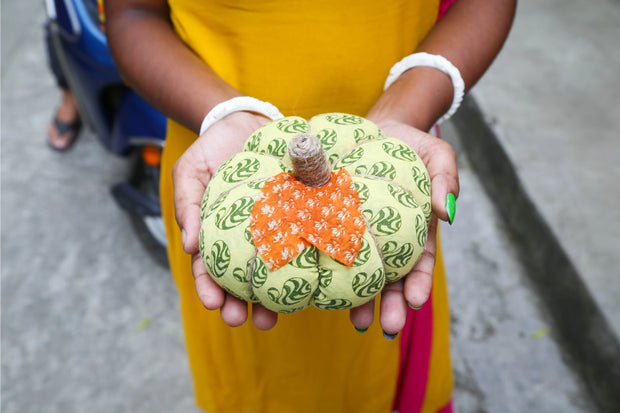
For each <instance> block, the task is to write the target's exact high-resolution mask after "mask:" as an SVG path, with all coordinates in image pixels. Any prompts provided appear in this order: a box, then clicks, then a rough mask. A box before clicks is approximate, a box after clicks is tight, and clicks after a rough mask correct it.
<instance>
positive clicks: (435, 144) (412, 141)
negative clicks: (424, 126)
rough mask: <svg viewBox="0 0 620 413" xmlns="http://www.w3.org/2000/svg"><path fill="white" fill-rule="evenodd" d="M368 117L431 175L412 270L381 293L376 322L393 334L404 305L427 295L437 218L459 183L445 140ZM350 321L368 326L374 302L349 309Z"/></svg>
mask: <svg viewBox="0 0 620 413" xmlns="http://www.w3.org/2000/svg"><path fill="white" fill-rule="evenodd" d="M368 118H369V119H370V120H373V121H374V122H375V123H377V124H378V125H379V127H380V128H381V130H382V131H383V133H384V134H385V135H386V136H390V137H394V138H398V139H400V140H402V141H403V142H405V143H407V144H408V145H409V146H411V147H412V148H413V149H414V150H415V151H416V152H417V153H418V155H420V157H421V159H422V161H423V162H424V164H425V165H426V168H427V170H428V172H429V175H430V178H431V205H432V209H433V215H432V217H431V222H430V225H429V228H428V238H427V241H426V245H425V246H424V252H423V253H422V256H421V257H420V260H419V261H418V262H417V264H416V265H415V266H414V267H413V269H412V270H411V272H410V273H409V274H408V275H407V276H406V277H404V278H403V279H401V280H400V281H397V282H395V283H392V284H389V285H387V286H386V287H385V288H384V289H383V292H382V294H381V305H380V314H379V321H380V323H381V327H382V328H383V331H384V332H385V334H386V336H388V337H391V336H395V335H396V334H397V333H398V332H399V331H400V330H402V328H403V327H404V326H405V321H406V318H407V305H409V306H411V307H413V308H419V307H421V306H422V305H423V304H424V303H425V302H426V301H427V300H428V297H429V296H430V293H431V287H432V285H433V270H434V268H435V254H436V252H437V239H436V236H437V218H438V217H439V219H441V220H443V221H448V220H449V217H448V212H447V211H446V197H447V196H448V194H449V193H452V194H454V196H458V192H459V182H458V172H457V167H456V156H455V153H454V150H453V149H452V147H451V146H450V144H448V143H447V142H445V141H442V140H441V139H439V138H437V137H434V136H432V135H430V134H428V133H426V132H423V131H421V130H418V129H415V128H413V127H411V126H409V125H406V124H404V123H401V122H398V121H395V120H384V119H373V117H372V115H369V116H368ZM350 317H351V322H352V323H353V325H354V326H355V327H356V328H357V329H358V330H365V329H367V328H368V327H369V326H370V325H371V324H372V322H373V318H374V302H370V303H367V304H365V305H363V306H360V307H357V308H354V309H352V310H351V315H350Z"/></svg>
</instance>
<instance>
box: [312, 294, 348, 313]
mask: <svg viewBox="0 0 620 413" xmlns="http://www.w3.org/2000/svg"><path fill="white" fill-rule="evenodd" d="M319 295H320V294H317V297H316V298H315V300H314V306H315V307H316V308H319V309H321V310H345V309H347V308H351V307H352V306H353V303H352V302H351V301H350V300H345V299H343V298H335V299H333V300H328V299H326V297H325V295H323V296H322V297H319Z"/></svg>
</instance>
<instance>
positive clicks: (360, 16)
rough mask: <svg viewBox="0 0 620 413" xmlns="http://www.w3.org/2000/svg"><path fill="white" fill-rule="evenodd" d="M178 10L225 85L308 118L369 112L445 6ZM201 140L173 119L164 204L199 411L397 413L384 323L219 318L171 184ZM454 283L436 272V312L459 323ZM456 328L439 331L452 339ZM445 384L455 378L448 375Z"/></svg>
mask: <svg viewBox="0 0 620 413" xmlns="http://www.w3.org/2000/svg"><path fill="white" fill-rule="evenodd" d="M169 4H170V7H171V16H172V21H173V24H174V26H175V29H176V30H177V32H178V33H179V35H180V36H181V38H182V39H183V40H184V41H185V42H187V44H188V45H189V46H190V47H191V48H192V49H193V50H194V51H195V52H196V53H197V54H198V55H199V56H200V57H201V58H202V59H204V60H205V61H206V62H207V63H208V64H209V65H210V66H211V67H212V68H213V69H214V70H215V71H216V72H217V73H218V74H219V75H220V76H221V77H222V78H223V79H225V80H226V81H228V82H229V83H230V84H232V85H233V86H234V87H236V88H237V89H238V90H240V91H241V92H242V93H243V94H245V95H249V96H253V97H256V98H259V99H263V100H266V101H269V102H271V103H273V104H275V105H276V106H278V107H279V109H280V110H281V111H282V113H284V114H285V115H287V116H288V115H299V116H302V117H304V118H306V119H308V118H310V117H311V116H313V115H315V114H317V113H324V112H330V111H340V112H349V113H354V114H358V115H362V116H363V115H364V114H365V113H366V112H367V111H368V109H369V108H370V107H371V105H372V103H373V102H374V101H375V100H376V99H377V98H378V96H379V95H380V93H381V90H382V86H383V82H384V80H385V77H386V76H387V72H388V70H389V68H390V67H391V65H392V64H393V63H394V62H396V61H398V60H400V58H402V57H403V56H405V55H407V54H410V53H412V52H413V51H414V50H415V47H416V45H417V44H418V43H419V41H420V40H421V39H422V38H423V37H424V36H425V35H426V33H427V32H428V30H430V28H431V27H432V25H433V23H434V22H435V19H436V16H437V8H438V1H427V0H419V1H402V2H399V1H382V2H378V1H375V0H365V1H358V0H351V1H348V2H347V1H340V2H334V1H329V0H324V1H314V0H308V1H299V2H297V1H296V2H287V1H277V0H274V1H259V0H247V1H239V0H230V1H226V0H222V1H191V0H173V1H170V2H169ZM195 138H196V135H195V134H194V133H192V132H191V131H189V130H187V129H185V128H183V127H182V126H180V125H178V124H176V123H175V122H172V121H170V122H169V124H168V136H167V141H166V148H165V150H164V155H163V163H162V185H161V198H162V210H163V214H164V218H165V221H166V226H167V232H168V239H169V260H170V266H171V270H172V273H173V276H174V279H175V282H176V283H177V286H178V289H179V294H180V301H181V312H182V316H183V322H184V327H185V334H186V343H187V351H188V356H189V361H190V366H191V369H192V373H193V377H194V391H195V394H196V400H197V403H198V405H199V406H200V407H202V408H203V409H205V410H207V411H208V412H210V413H218V412H226V413H228V412H256V413H258V412H274V413H287V412H295V413H310V412H359V413H363V412H368V413H377V412H389V411H390V410H391V407H392V400H393V396H394V392H395V386H396V380H397V372H398V358H399V342H398V340H394V341H387V340H385V339H384V338H383V336H382V333H381V329H380V326H379V323H378V320H375V323H374V324H373V326H372V327H371V328H370V330H369V331H368V332H367V333H365V334H359V333H357V332H356V331H355V330H354V328H353V326H352V325H351V323H350V321H349V314H348V312H347V311H331V312H326V311H320V310H316V309H307V310H304V311H302V312H300V313H297V314H293V315H280V317H279V321H278V324H277V326H276V327H275V328H274V329H273V330H271V331H268V332H261V331H258V330H257V329H255V328H254V327H253V325H252V323H251V322H248V323H246V324H245V325H244V326H242V327H239V328H234V329H233V328H229V327H227V326H226V325H225V324H224V323H223V322H222V321H221V319H220V317H219V313H218V312H216V311H207V310H205V309H204V308H203V307H202V305H201V303H200V301H199V300H198V298H197V296H196V292H195V289H194V282H193V278H192V275H191V266H190V258H189V256H187V255H185V254H184V253H183V250H182V247H181V234H180V231H179V229H178V227H177V225H176V222H175V220H174V209H173V204H172V200H173V196H172V193H173V189H172V182H171V169H172V165H173V164H174V162H175V161H176V159H177V158H178V157H179V156H180V155H181V154H182V153H183V152H184V151H185V149H186V148H187V147H188V146H189V145H190V144H191V143H192V142H193V140H194V139H195ZM443 277H444V274H443V272H438V273H436V275H435V279H436V281H435V285H436V288H435V292H434V294H444V295H443V298H441V299H438V300H440V301H438V302H437V303H436V304H435V307H439V309H440V310H441V312H443V314H444V316H445V317H444V318H446V320H447V317H448V315H447V299H446V298H445V291H444V292H443V293H441V291H440V292H437V290H438V288H437V286H441V287H440V288H443V289H444V290H445V285H444V284H445V283H444V284H442V283H443V282H442V281H440V280H441V279H442V278H443ZM377 305H378V303H377ZM375 314H376V315H377V316H378V308H376V312H375ZM444 328H446V331H445V332H443V333H442V332H438V333H437V334H438V335H441V334H443V335H444V336H445V335H447V333H448V332H447V327H444ZM444 336H442V337H441V338H442V340H444V342H442V343H439V347H436V348H438V349H439V350H438V351H437V352H435V351H434V353H433V357H432V361H431V363H434V364H432V365H433V366H434V367H433V368H435V367H444V368H445V364H446V363H447V367H448V370H449V360H447V361H446V357H447V354H448V352H449V349H448V344H447V337H444ZM436 353H437V354H436ZM442 354H443V355H444V357H443V358H442V357H441V355H442ZM442 363H443V366H442V365H441V364H442ZM447 374H448V375H449V372H448V373H447ZM439 381H440V382H441V383H444V384H445V383H446V380H445V377H444V379H443V380H439ZM440 387H441V386H440ZM449 387H450V386H449V385H448V386H447V387H446V386H445V385H444V386H443V388H442V389H440V390H437V391H438V393H439V394H440V397H439V398H438V399H436V400H435V404H434V405H436V406H440V405H439V404H437V403H438V401H437V400H440V399H442V398H443V399H446V400H447V398H448V397H449ZM446 389H448V390H447V392H446ZM429 391H430V389H429Z"/></svg>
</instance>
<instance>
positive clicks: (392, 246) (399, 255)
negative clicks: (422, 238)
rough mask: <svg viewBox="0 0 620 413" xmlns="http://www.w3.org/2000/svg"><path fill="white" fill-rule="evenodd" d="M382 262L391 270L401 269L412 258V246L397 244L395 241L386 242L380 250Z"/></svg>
mask: <svg viewBox="0 0 620 413" xmlns="http://www.w3.org/2000/svg"><path fill="white" fill-rule="evenodd" d="M381 252H383V262H385V265H387V266H389V267H392V268H403V267H405V266H406V265H407V263H408V262H409V260H410V259H411V257H412V256H413V252H414V248H413V244H410V243H408V242H406V243H403V244H398V243H396V242H395V241H388V242H386V243H385V244H384V245H383V247H382V248H381Z"/></svg>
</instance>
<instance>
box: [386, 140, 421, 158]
mask: <svg viewBox="0 0 620 413" xmlns="http://www.w3.org/2000/svg"><path fill="white" fill-rule="evenodd" d="M381 146H382V147H383V150H384V151H385V153H386V154H388V155H389V156H391V157H392V158H395V159H398V160H401V161H407V162H413V161H415V160H416V159H417V158H418V157H417V155H416V154H415V152H414V151H413V150H412V149H411V148H410V147H409V146H407V145H405V144H402V143H396V142H393V141H387V142H383V143H382V144H381Z"/></svg>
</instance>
